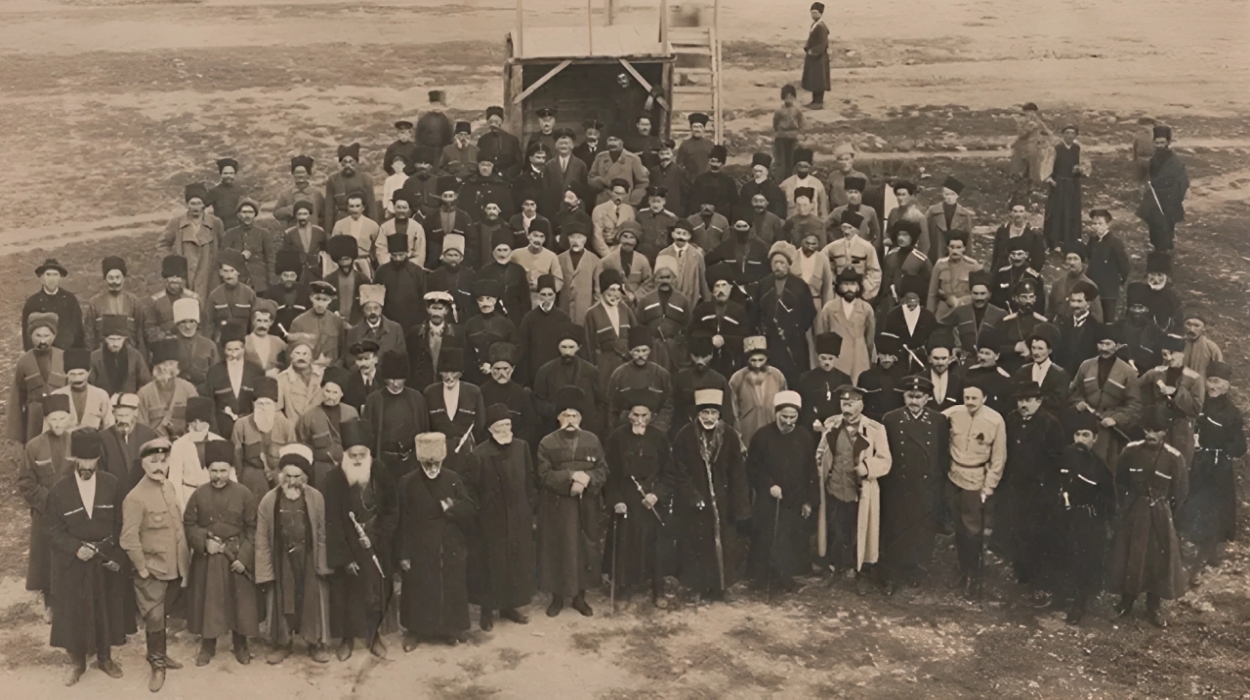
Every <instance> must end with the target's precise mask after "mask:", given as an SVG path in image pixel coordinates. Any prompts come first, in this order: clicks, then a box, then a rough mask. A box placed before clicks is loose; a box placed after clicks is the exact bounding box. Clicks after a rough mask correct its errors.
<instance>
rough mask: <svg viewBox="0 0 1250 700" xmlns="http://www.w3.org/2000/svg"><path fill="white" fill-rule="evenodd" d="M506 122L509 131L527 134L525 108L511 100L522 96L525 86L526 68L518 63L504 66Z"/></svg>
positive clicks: (514, 62)
mask: <svg viewBox="0 0 1250 700" xmlns="http://www.w3.org/2000/svg"><path fill="white" fill-rule="evenodd" d="M504 80H505V82H504V117H505V119H504V122H505V123H506V124H507V126H508V131H509V132H511V133H513V134H524V133H525V106H524V105H523V104H521V103H520V102H516V101H513V100H512V99H510V98H511V97H512V96H513V95H519V94H521V89H522V87H523V86H524V84H525V66H524V65H522V64H520V63H517V62H516V61H509V62H508V63H507V64H506V65H505V66H504Z"/></svg>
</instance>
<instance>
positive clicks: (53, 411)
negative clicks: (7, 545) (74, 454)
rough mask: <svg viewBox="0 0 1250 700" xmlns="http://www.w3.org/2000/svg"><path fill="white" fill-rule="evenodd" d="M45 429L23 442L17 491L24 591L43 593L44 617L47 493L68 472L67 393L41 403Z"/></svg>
mask: <svg viewBox="0 0 1250 700" xmlns="http://www.w3.org/2000/svg"><path fill="white" fill-rule="evenodd" d="M42 405H43V414H44V416H46V418H45V420H46V421H47V424H48V429H47V430H45V431H44V432H42V433H40V434H38V435H36V436H35V437H34V438H33V439H32V440H31V441H30V442H28V443H26V455H25V460H24V464H23V467H22V470H21V471H20V472H19V473H18V475H17V490H18V493H20V494H21V495H22V499H23V500H25V501H26V505H27V506H29V507H30V547H29V549H28V551H27V564H26V590H28V591H39V592H40V593H41V594H42V595H43V605H44V612H45V617H46V616H47V615H48V611H49V610H50V609H51V598H52V595H51V568H50V567H51V561H50V557H51V550H50V549H49V547H48V528H47V523H46V522H45V520H46V518H47V515H48V510H47V508H48V492H49V491H50V490H51V489H52V487H53V486H55V485H56V483H57V482H58V481H60V480H61V478H62V477H64V476H65V474H66V473H67V472H68V469H67V466H68V463H69V451H70V433H69V429H70V423H71V418H70V415H69V396H67V395H65V394H52V395H49V396H45V397H44V399H43V402H42Z"/></svg>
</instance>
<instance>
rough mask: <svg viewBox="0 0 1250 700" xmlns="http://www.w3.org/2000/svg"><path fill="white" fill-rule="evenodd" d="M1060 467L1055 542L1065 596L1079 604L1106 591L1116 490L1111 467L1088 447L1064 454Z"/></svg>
mask: <svg viewBox="0 0 1250 700" xmlns="http://www.w3.org/2000/svg"><path fill="white" fill-rule="evenodd" d="M1056 466H1057V467H1058V468H1057V469H1056V470H1055V471H1057V472H1058V473H1057V475H1056V476H1057V479H1056V486H1057V487H1058V490H1057V491H1056V492H1055V493H1052V494H1050V495H1049V498H1050V499H1052V500H1053V501H1055V525H1056V527H1055V528H1054V530H1052V532H1051V533H1050V537H1051V538H1052V539H1053V540H1054V541H1056V542H1058V543H1060V548H1061V552H1062V556H1061V557H1060V565H1061V567H1062V568H1061V573H1062V584H1061V590H1062V591H1063V592H1064V593H1065V594H1066V595H1070V596H1071V595H1074V596H1075V597H1076V598H1077V600H1078V601H1084V600H1086V599H1087V598H1089V597H1091V596H1094V595H1097V594H1098V591H1100V590H1102V574H1103V555H1104V554H1105V552H1106V549H1107V520H1108V519H1109V517H1110V516H1111V511H1112V509H1114V508H1115V486H1114V482H1113V481H1112V477H1111V472H1110V471H1108V470H1107V465H1106V463H1105V462H1103V461H1102V459H1100V458H1099V457H1098V455H1096V454H1094V453H1093V452H1092V451H1091V450H1090V449H1089V448H1087V447H1085V446H1083V445H1077V444H1075V443H1074V444H1071V445H1068V446H1067V447H1065V448H1064V449H1063V456H1062V461H1061V462H1058V463H1056Z"/></svg>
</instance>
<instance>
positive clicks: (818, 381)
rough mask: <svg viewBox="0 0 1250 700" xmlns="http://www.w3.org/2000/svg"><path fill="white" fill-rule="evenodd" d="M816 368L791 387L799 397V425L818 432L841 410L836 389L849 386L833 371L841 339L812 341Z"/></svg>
mask: <svg viewBox="0 0 1250 700" xmlns="http://www.w3.org/2000/svg"><path fill="white" fill-rule="evenodd" d="M815 346H816V368H815V369H812V370H809V371H807V372H805V373H804V374H803V376H802V377H800V378H799V382H798V384H797V385H795V388H796V389H797V390H798V392H799V394H800V395H801V396H802V397H803V407H802V409H800V410H801V414H800V416H799V425H801V426H803V427H804V428H805V429H808V430H812V431H815V432H820V430H821V426H823V425H824V424H825V419H826V418H828V417H829V416H832V415H833V414H835V413H839V412H840V411H841V410H842V406H841V402H840V401H839V399H838V387H840V386H842V385H844V384H850V383H851V378H850V377H849V376H847V374H846V373H845V372H843V371H842V370H840V369H838V368H837V362H838V356H839V355H840V354H841V352H842V336H840V335H838V334H837V333H833V332H829V333H820V334H818V335H817V336H816V338H815Z"/></svg>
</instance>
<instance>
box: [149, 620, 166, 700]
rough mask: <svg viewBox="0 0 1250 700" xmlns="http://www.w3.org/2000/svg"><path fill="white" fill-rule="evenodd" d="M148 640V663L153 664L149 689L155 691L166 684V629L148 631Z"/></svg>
mask: <svg viewBox="0 0 1250 700" xmlns="http://www.w3.org/2000/svg"><path fill="white" fill-rule="evenodd" d="M147 642H148V664H150V665H151V666H152V676H151V677H150V678H149V679H148V690H150V691H152V692H153V693H155V692H159V691H160V689H161V688H163V687H164V686H165V631H164V630H161V631H160V632H148V634H147Z"/></svg>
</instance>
